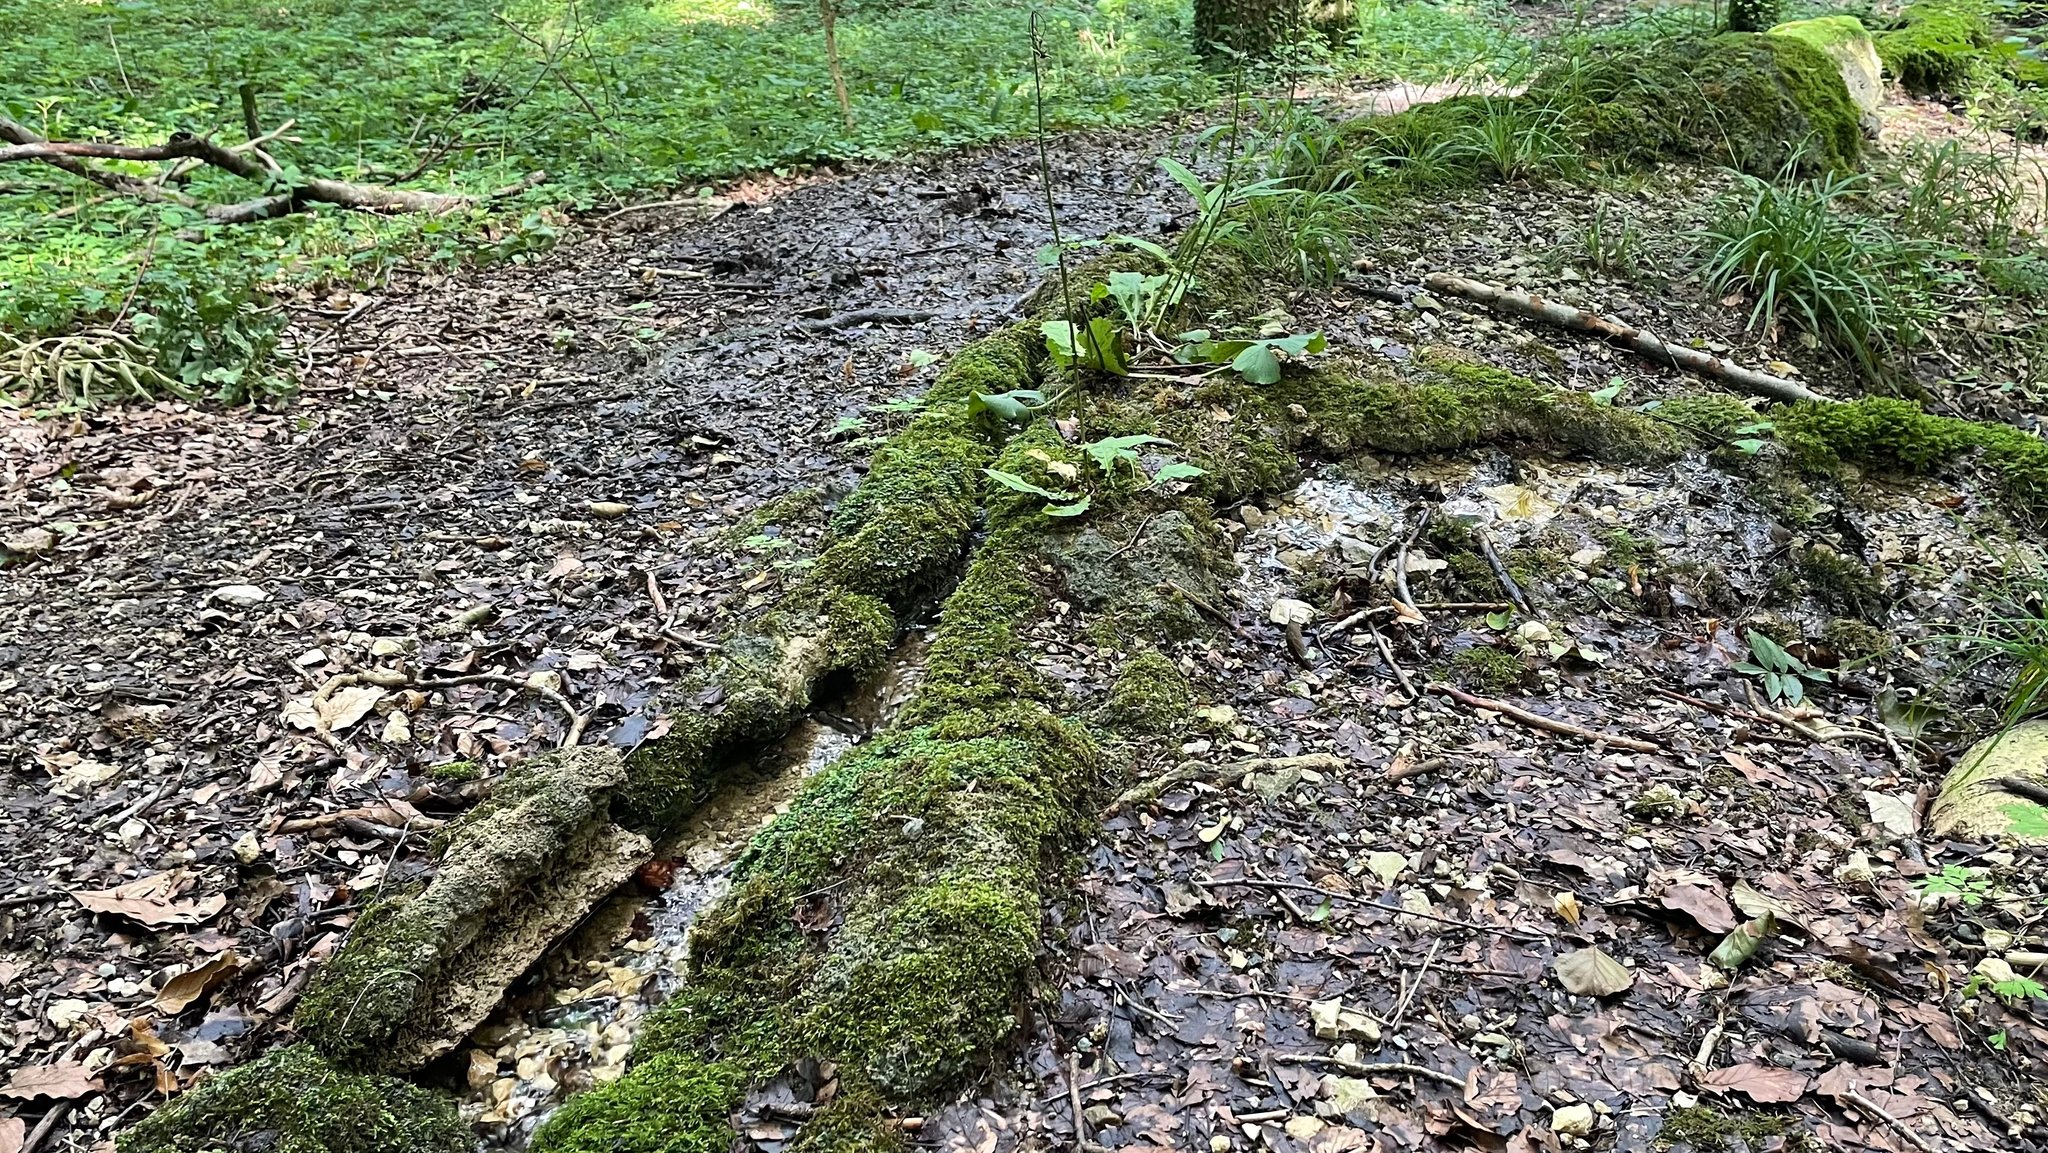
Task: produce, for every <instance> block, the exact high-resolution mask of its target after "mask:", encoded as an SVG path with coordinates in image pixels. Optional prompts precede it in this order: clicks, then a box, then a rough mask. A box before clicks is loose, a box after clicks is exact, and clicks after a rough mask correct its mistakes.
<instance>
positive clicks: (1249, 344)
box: [1175, 329, 1329, 384]
mask: <svg viewBox="0 0 2048 1153" xmlns="http://www.w3.org/2000/svg"><path fill="white" fill-rule="evenodd" d="M1180 340H1181V342H1182V343H1181V346H1180V349H1179V351H1178V352H1177V353H1176V354H1175V355H1176V357H1177V358H1178V359H1179V360H1180V361H1181V363H1183V364H1221V365H1228V366H1229V368H1230V370H1231V371H1232V372H1235V373H1237V374H1238V375H1239V376H1241V377H1243V378H1244V379H1245V380H1246V381H1248V382H1250V383H1252V384H1278V383H1279V381H1280V366H1281V363H1282V360H1283V358H1284V359H1290V360H1292V359H1299V358H1300V357H1302V356H1305V355H1308V354H1310V353H1317V352H1321V351H1323V350H1324V349H1325V348H1327V347H1329V342H1328V341H1326V340H1324V339H1323V334H1322V333H1320V332H1298V333H1294V334H1292V335H1289V336H1272V337H1259V338H1257V339H1253V340H1212V339H1210V336H1209V333H1208V331H1207V330H1206V329H1196V330H1195V331H1193V332H1184V333H1182V334H1181V336H1180Z"/></svg>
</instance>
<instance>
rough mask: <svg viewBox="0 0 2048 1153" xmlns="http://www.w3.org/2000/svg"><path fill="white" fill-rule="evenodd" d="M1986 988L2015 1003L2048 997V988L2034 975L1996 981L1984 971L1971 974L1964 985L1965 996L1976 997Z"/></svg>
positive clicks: (2003, 999)
mask: <svg viewBox="0 0 2048 1153" xmlns="http://www.w3.org/2000/svg"><path fill="white" fill-rule="evenodd" d="M1986 989H1989V990H1991V995H1992V996H1994V997H1997V998H1998V999H1999V1000H2001V1001H2005V1002H2008V1003H2010V1004H2015V1005H2016V1004H2019V1003H2021V1002H2023V1001H2032V1000H2035V999H2037V998H2048V988H2044V987H2043V986H2042V984H2041V982H2039V981H2036V980H2034V979H2033V978H2032V977H2009V978H2007V979H2005V980H2003V981H1994V980H1992V979H1991V978H1989V977H1986V976H1985V975H1984V974H1982V973H1972V974H1970V979H1969V981H1968V982H1967V983H1965V984H1964V985H1963V996H1965V997H1974V996H1976V995H1977V994H1979V993H1981V992H1983V991H1984V990H1986Z"/></svg>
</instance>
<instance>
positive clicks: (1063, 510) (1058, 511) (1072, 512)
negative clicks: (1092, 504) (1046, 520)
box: [1045, 496, 1089, 516]
mask: <svg viewBox="0 0 2048 1153" xmlns="http://www.w3.org/2000/svg"><path fill="white" fill-rule="evenodd" d="M1088 504H1089V498H1087V497H1085V496H1084V497H1082V498H1081V499H1080V500H1077V501H1075V502H1074V503H1072V504H1050V505H1047V506H1045V515H1047V516H1080V515H1081V514H1082V513H1084V512H1087V511H1088Z"/></svg>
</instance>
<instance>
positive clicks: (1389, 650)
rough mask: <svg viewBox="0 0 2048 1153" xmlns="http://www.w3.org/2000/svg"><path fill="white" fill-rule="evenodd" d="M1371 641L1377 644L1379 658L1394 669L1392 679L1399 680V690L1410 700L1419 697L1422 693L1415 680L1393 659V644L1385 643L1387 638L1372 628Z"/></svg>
mask: <svg viewBox="0 0 2048 1153" xmlns="http://www.w3.org/2000/svg"><path fill="white" fill-rule="evenodd" d="M1372 643H1373V644H1375V645H1378V646H1379V650H1380V659H1381V660H1383V661H1385V662H1387V667H1388V668H1390V669H1392V670H1394V679H1395V680H1397V681H1399V682H1401V691H1402V692H1405V693H1407V694H1408V698H1409V699H1410V700H1415V699H1417V698H1419V697H1421V696H1422V693H1421V692H1420V691H1419V690H1417V689H1416V687H1415V681H1414V680H1413V679H1412V678H1411V677H1409V675H1408V670H1407V669H1404V668H1402V667H1401V662H1400V661H1397V660H1395V659H1394V646H1393V645H1391V644H1388V643H1387V638H1386V637H1385V636H1383V635H1382V634H1381V633H1380V630H1378V629H1373V630H1372Z"/></svg>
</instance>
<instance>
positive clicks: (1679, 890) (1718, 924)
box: [1658, 885, 1741, 933]
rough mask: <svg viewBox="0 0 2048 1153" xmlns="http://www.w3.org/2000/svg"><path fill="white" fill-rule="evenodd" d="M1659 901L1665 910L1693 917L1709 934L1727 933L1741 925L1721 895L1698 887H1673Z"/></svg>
mask: <svg viewBox="0 0 2048 1153" xmlns="http://www.w3.org/2000/svg"><path fill="white" fill-rule="evenodd" d="M1658 900H1659V901H1660V902H1662V904H1663V905H1664V907H1665V908H1667V909H1671V910H1674V911H1676V912H1680V913H1684V914H1685V915H1686V916H1688V917H1691V918H1692V919H1693V921H1694V922H1695V923H1696V924H1698V925H1699V927H1700V928H1702V929H1705V930H1706V931H1707V932H1709V933H1725V932H1727V931H1728V930H1730V929H1733V928H1734V927H1735V926H1736V925H1738V924H1741V922H1740V921H1738V920H1736V918H1735V910H1734V909H1731V908H1729V907H1728V902H1727V901H1726V900H1725V899H1723V898H1722V896H1721V894H1719V893H1716V892H1713V891H1712V890H1709V889H1703V888H1701V887H1700V886H1698V885H1673V886H1671V887H1670V888H1668V889H1666V890H1664V893H1663V895H1662V896H1660V897H1659V898H1658Z"/></svg>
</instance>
